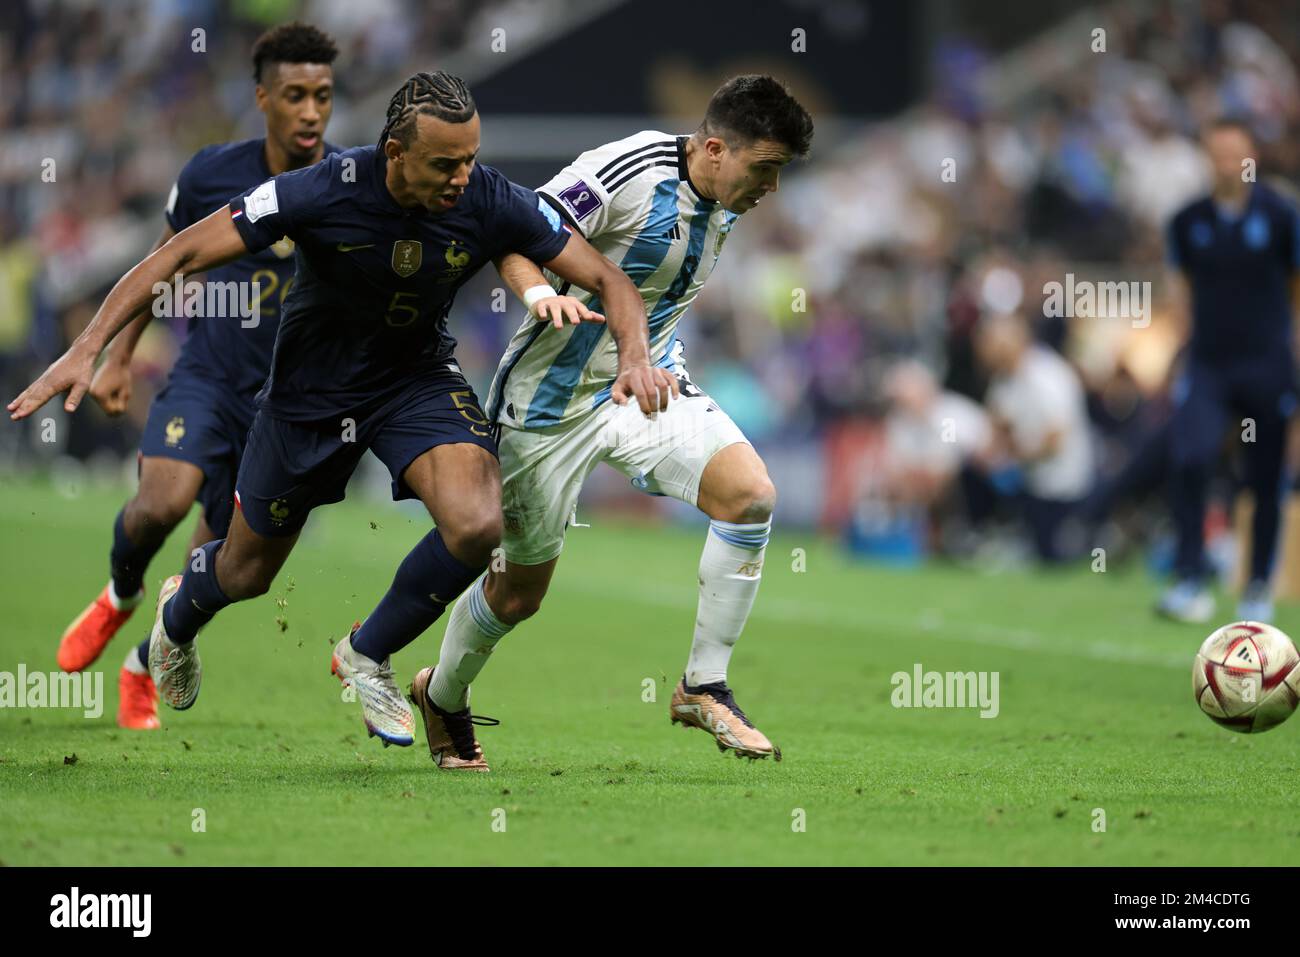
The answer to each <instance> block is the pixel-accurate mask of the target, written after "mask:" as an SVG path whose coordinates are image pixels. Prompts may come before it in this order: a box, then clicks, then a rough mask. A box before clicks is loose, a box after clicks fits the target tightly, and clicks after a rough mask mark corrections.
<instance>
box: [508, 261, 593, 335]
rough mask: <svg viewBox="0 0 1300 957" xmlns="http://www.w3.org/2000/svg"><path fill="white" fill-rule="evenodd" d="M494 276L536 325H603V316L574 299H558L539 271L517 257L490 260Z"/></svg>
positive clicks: (564, 297)
mask: <svg viewBox="0 0 1300 957" xmlns="http://www.w3.org/2000/svg"><path fill="white" fill-rule="evenodd" d="M492 264H493V265H494V266H496V267H497V273H498V275H500V276H501V278H502V280H504V281H505V284H506V285H507V286H509V287H510V291H511V292H513V293H514V294H515V297H516V298H517V299H518V300H519V301H520V302H522V303H523V304H524V305H525V306H527V307H528V311H529V312H530V313H532V316H533V318H534V319H536V320H537V321H538V322H549V323H550V324H551V325H552V326H554V327H555V328H556V329H563V328H564V321H565V320H566V319H567V320H568V321H569V322H571V323H573V324H574V325H575V326H576V325H578V324H579V323H583V322H604V321H605V316H604V314H603V313H599V312H593V311H592V310H590V309H588V308H587V306H586V304H585V303H583V302H582V301H581V300H579V299H575V298H574V297H573V296H561V295H560V294H559V293H557V292H556V291H555V290H554V289H552V288H551V284H550V283H548V282H547V281H546V277H545V276H544V275H542V270H541V267H540V266H538V265H537V263H535V262H533V261H532V260H531V259H529V258H528V257H527V256H524V255H521V254H520V253H506V254H505V255H504V256H499V257H497V258H496V259H494V260H492Z"/></svg>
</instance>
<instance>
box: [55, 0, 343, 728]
mask: <svg viewBox="0 0 1300 957" xmlns="http://www.w3.org/2000/svg"><path fill="white" fill-rule="evenodd" d="M337 52H338V51H337V49H336V48H335V46H334V43H333V41H332V40H331V39H330V38H329V37H328V36H326V35H325V34H324V33H322V32H321V31H320V30H318V29H316V28H315V27H312V26H309V25H306V24H301V23H289V24H284V25H282V26H278V27H275V28H273V29H271V30H268V31H267V32H266V33H264V34H263V35H262V36H261V37H259V38H258V40H257V42H256V43H255V44H254V45H253V79H254V81H255V83H256V88H255V91H256V97H257V105H258V108H259V109H260V110H261V111H262V112H263V113H264V114H265V117H266V135H265V136H263V137H258V138H256V139H250V140H243V141H241V142H236V143H220V144H216V145H213V146H207V147H204V148H203V149H201V150H199V152H198V153H196V154H195V155H194V156H193V158H191V159H190V161H189V162H188V163H186V164H185V167H184V168H183V169H182V170H181V173H180V176H179V177H177V180H176V184H175V185H174V186H173V187H172V189H171V194H170V195H169V196H168V198H167V208H166V219H167V223H166V226H165V227H164V228H163V232H162V235H161V236H160V237H159V239H158V242H157V243H156V244H155V245H154V250H156V249H158V248H159V247H161V246H162V245H163V244H164V243H166V242H167V241H168V240H169V239H171V237H172V236H174V235H176V234H177V233H179V232H181V231H182V230H184V229H186V228H188V227H189V226H192V225H193V224H194V223H197V222H198V221H200V220H201V219H203V218H204V217H206V216H208V215H209V214H210V213H212V212H213V211H214V210H217V209H220V208H221V207H222V206H225V205H226V203H227V202H228V201H229V200H230V197H231V196H233V195H235V194H236V193H240V192H243V191H244V190H246V189H249V188H250V187H253V186H256V185H258V184H259V183H262V182H265V181H266V180H267V179H269V178H270V177H271V176H273V175H275V174H277V173H283V172H285V171H287V170H291V169H298V168H301V167H305V166H310V165H311V164H313V163H316V162H319V161H320V160H321V158H322V157H323V156H324V155H326V154H328V153H331V152H334V148H333V147H331V146H330V145H329V144H327V143H326V142H325V140H324V135H325V127H326V125H327V124H328V123H329V118H330V112H331V109H332V107H333V92H334V88H333V68H332V66H331V64H332V63H333V61H334V58H335V56H336V55H337ZM151 251H152V250H151ZM292 257H293V244H292V242H291V241H289V240H287V239H284V240H281V241H279V242H276V243H274V244H272V245H271V246H270V247H268V248H266V249H264V250H262V251H260V252H256V253H247V254H246V255H244V256H241V257H240V258H238V259H236V260H234V261H233V262H230V263H227V264H226V265H224V266H221V267H219V268H216V269H213V270H211V271H210V272H209V273H208V275H207V282H208V284H209V287H208V288H212V287H213V286H214V285H215V284H219V283H230V282H233V283H237V284H241V285H247V284H252V283H256V284H257V286H256V288H257V290H258V295H259V299H258V302H257V310H256V315H255V316H254V318H253V319H249V320H247V321H243V322H236V321H231V320H229V319H221V318H213V317H207V316H203V317H195V318H191V319H190V322H189V334H188V336H187V337H186V340H185V343H184V345H183V346H182V347H181V352H180V356H179V357H178V358H177V360H176V365H175V366H174V367H173V369H172V371H171V375H170V376H169V377H168V380H167V384H166V386H165V387H164V388H163V389H162V391H160V392H159V393H158V395H157V396H156V397H155V398H154V400H153V404H152V405H151V406H150V409H149V418H148V422H147V424H146V425H145V428H144V433H143V435H142V436H141V439H140V453H139V475H140V483H139V488H138V489H137V491H136V494H135V496H134V497H133V498H132V499H131V500H130V501H129V502H127V503H126V505H124V506H123V507H122V509H121V511H119V512H118V514H117V519H116V521H115V522H114V523H113V547H112V550H111V553H110V563H109V564H110V580H109V583H108V585H106V586H105V587H104V589H103V590H102V591H101V592H100V594H99V595H98V596H97V597H96V598H95V600H94V601H93V602H91V604H90V605H89V607H87V608H86V610H85V611H83V612H82V613H81V614H80V615H79V616H78V617H77V618H76V619H75V620H74V621H73V623H72V624H71V625H69V626H68V628H67V629H66V630H65V631H64V634H63V637H62V640H61V641H60V643H59V651H58V662H59V666H60V667H61V668H63V669H64V670H65V671H81V670H82V669H84V668H87V667H89V666H90V665H91V663H93V662H94V661H95V660H96V659H97V658H98V657H99V656H100V654H101V653H102V652H103V650H104V648H105V646H106V645H107V644H108V642H109V641H110V640H112V638H113V635H114V634H116V633H117V631H118V630H119V629H120V628H121V627H122V625H123V624H124V623H125V622H126V620H127V619H128V618H130V617H131V613H132V612H133V611H134V610H135V607H136V606H137V605H138V604H139V603H140V602H141V601H142V600H143V598H144V576H145V572H146V570H147V569H148V567H149V563H150V561H151V560H152V559H153V557H154V555H155V554H157V552H158V550H159V549H160V548H162V546H163V543H164V542H165V541H166V540H167V538H168V536H169V535H170V534H171V532H172V530H173V529H175V528H176V526H177V525H179V524H180V523H181V521H182V520H183V519H184V518H185V516H186V515H187V514H189V511H190V508H191V506H192V505H193V504H194V502H195V501H198V502H199V503H200V504H201V505H202V507H203V514H202V516H201V517H200V519H199V522H198V527H197V528H196V529H195V534H194V541H193V545H194V547H197V546H198V545H202V544H203V543H204V542H208V541H211V540H212V539H214V538H222V537H224V536H225V534H226V530H227V529H228V528H229V526H230V517H231V512H232V510H233V508H234V490H235V472H236V470H237V469H238V467H239V458H240V455H241V454H242V452H243V446H244V437H245V436H246V435H247V433H248V428H249V426H250V425H252V422H253V415H254V413H255V412H256V409H255V407H254V404H253V398H254V396H256V394H257V390H258V389H259V388H261V386H262V383H263V382H264V381H265V380H266V373H267V370H268V369H269V368H270V365H271V348H272V346H273V345H274V344H275V333H276V329H277V327H278V326H279V318H280V306H281V304H282V303H283V302H284V299H285V295H286V293H287V292H288V290H289V288H290V286H291V284H292V282H293V258H292ZM232 288H234V287H232ZM151 316H152V310H146V311H145V312H143V313H142V314H141V315H140V316H139V317H138V318H136V319H135V320H134V321H132V322H131V324H130V325H129V326H127V328H126V329H124V330H123V331H122V333H121V334H120V335H118V336H117V337H116V338H115V339H114V340H113V343H112V344H111V345H110V347H109V348H108V350H107V352H106V354H105V357H104V362H103V364H102V365H101V366H100V367H99V370H98V371H97V372H96V374H95V378H94V380H93V382H92V384H91V388H90V394H91V396H93V397H94V398H95V399H96V401H98V402H99V404H100V405H101V406H103V408H104V410H105V411H106V412H107V413H108V414H109V415H118V414H120V413H122V412H123V411H124V410H125V409H126V407H127V403H128V401H129V400H130V396H131V356H132V353H133V352H134V351H135V346H136V343H137V342H138V341H139V339H140V336H141V334H142V333H143V332H144V329H145V326H146V325H148V322H149V320H150V318H151ZM147 647H148V643H147V642H143V643H142V644H141V648H140V649H138V651H139V654H138V655H135V656H134V657H133V656H132V655H131V654H128V656H127V660H126V663H125V664H124V665H123V667H122V670H121V674H120V678H119V688H120V691H121V695H120V705H119V708H118V715H117V720H118V724H119V725H121V726H123V727H127V728H137V729H152V728H157V727H158V726H159V722H158V714H157V704H156V695H155V693H154V686H153V681H152V680H151V679H150V677H149V672H148V669H147V667H146V665H145V655H146V653H147Z"/></svg>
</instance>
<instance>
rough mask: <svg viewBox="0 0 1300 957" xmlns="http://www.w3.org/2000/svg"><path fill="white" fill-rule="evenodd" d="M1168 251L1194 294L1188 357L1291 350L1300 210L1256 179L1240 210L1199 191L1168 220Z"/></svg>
mask: <svg viewBox="0 0 1300 957" xmlns="http://www.w3.org/2000/svg"><path fill="white" fill-rule="evenodd" d="M1168 244H1169V249H1168V255H1169V261H1170V263H1171V264H1172V265H1174V266H1176V267H1178V268H1179V269H1181V270H1182V271H1183V272H1184V273H1185V274H1186V276H1187V281H1188V285H1189V286H1190V289H1191V296H1192V339H1191V352H1192V354H1193V355H1195V356H1198V357H1202V358H1206V359H1212V360H1223V359H1233V358H1248V357H1259V356H1267V355H1270V354H1283V355H1289V354H1290V351H1291V288H1290V284H1291V278H1292V276H1293V275H1294V273H1295V271H1296V270H1297V269H1300V216H1298V215H1297V212H1296V209H1295V207H1294V206H1293V205H1292V204H1291V203H1290V202H1289V201H1288V200H1287V199H1286V198H1285V197H1283V196H1282V195H1281V194H1279V193H1278V192H1276V191H1275V190H1272V189H1270V188H1269V187H1268V186H1265V185H1264V184H1263V183H1256V184H1255V185H1254V186H1253V187H1252V188H1251V191H1250V198H1249V199H1248V201H1247V203H1246V206H1245V208H1244V209H1243V210H1241V212H1240V213H1239V214H1235V215H1234V214H1232V213H1230V212H1227V211H1225V210H1223V209H1222V208H1221V207H1219V206H1218V204H1216V203H1215V202H1214V200H1213V199H1212V198H1211V197H1209V196H1206V197H1203V198H1201V199H1199V200H1196V201H1195V202H1193V203H1190V204H1189V205H1187V206H1186V207H1184V208H1183V209H1182V210H1180V211H1179V212H1178V213H1177V214H1176V215H1175V216H1174V218H1173V220H1172V221H1171V223H1170V226H1169V236H1168Z"/></svg>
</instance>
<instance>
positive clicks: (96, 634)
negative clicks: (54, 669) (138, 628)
mask: <svg viewBox="0 0 1300 957" xmlns="http://www.w3.org/2000/svg"><path fill="white" fill-rule="evenodd" d="M108 588H109V586H107V585H105V586H104V590H103V591H102V592H100V593H99V597H98V598H96V599H95V600H94V601H92V602H91V603H90V607H89V608H87V609H86V610H85V611H83V612H82V613H81V614H80V615H78V616H77V620H76V621H74V622H73V623H72V624H70V625H69V626H68V629H67V631H65V632H64V633H63V638H62V639H61V640H60V641H59V654H58V662H59V667H60V668H62V669H63V670H64V671H67V672H70V673H71V672H76V671H84V670H85V669H87V668H89V667H90V666H91V665H92V664H94V663H95V659H96V658H98V657H99V656H100V655H101V654H102V653H103V651H104V648H105V647H106V646H107V645H108V643H109V642H110V641H112V639H113V636H114V635H116V634H117V631H118V629H119V628H121V627H122V626H123V625H125V624H126V620H127V619H128V618H130V617H131V614H132V613H133V612H134V611H135V608H136V606H137V605H139V604H140V599H141V598H143V597H144V589H141V590H140V594H138V595H136V596H135V597H134V598H132V599H131V600H130V601H128V602H124V603H123V604H122V607H121V608H117V607H115V606H114V605H113V601H112V599H111V598H109V596H108Z"/></svg>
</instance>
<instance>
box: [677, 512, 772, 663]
mask: <svg viewBox="0 0 1300 957" xmlns="http://www.w3.org/2000/svg"><path fill="white" fill-rule="evenodd" d="M771 531H772V521H771V519H769V520H768V521H766V522H761V523H757V524H752V525H737V524H733V523H731V522H717V521H714V522H710V523H709V535H708V538H706V539H705V541H704V553H703V554H702V555H700V603H699V609H698V610H697V611H696V613H695V641H694V642H693V643H692V645H691V657H690V660H689V661H688V662H687V663H686V683H687V684H688V685H691V686H692V687H697V686H699V685H706V684H713V683H715V682H718V681H726V680H727V663H728V662H729V661H730V660H731V650H732V648H733V647H735V644H736V639H738V638H739V637H740V633H741V632H742V631H743V630H744V628H745V621H746V620H747V619H748V618H749V611H750V609H751V608H753V607H754V599H755V597H757V595H758V585H759V582H760V581H762V577H763V552H764V550H765V549H766V548H767V538H768V535H769V534H770V533H771Z"/></svg>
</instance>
